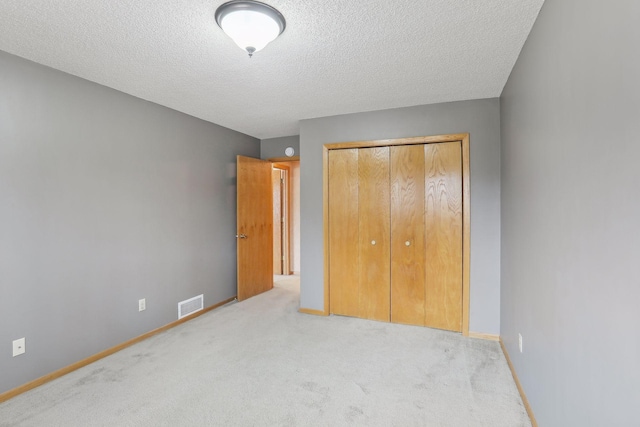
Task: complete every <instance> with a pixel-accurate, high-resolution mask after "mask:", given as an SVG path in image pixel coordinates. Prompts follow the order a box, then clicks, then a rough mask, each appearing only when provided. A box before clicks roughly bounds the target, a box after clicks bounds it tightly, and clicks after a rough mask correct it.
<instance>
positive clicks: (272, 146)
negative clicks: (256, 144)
mask: <svg viewBox="0 0 640 427" xmlns="http://www.w3.org/2000/svg"><path fill="white" fill-rule="evenodd" d="M287 147H293V149H294V150H295V151H296V152H295V154H294V156H299V155H300V136H299V135H293V136H283V137H280V138H269V139H263V140H261V141H260V158H261V159H273V158H275V157H285V156H286V154H284V150H285V149H286V148H287Z"/></svg>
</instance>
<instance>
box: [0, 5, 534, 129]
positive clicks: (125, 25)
mask: <svg viewBox="0 0 640 427" xmlns="http://www.w3.org/2000/svg"><path fill="white" fill-rule="evenodd" d="M543 1H544V0H515V1H514V0H455V1H454V0H393V1H389V0H368V1H360V2H354V1H349V0H316V1H302V0H267V2H268V3H269V4H271V5H272V6H274V7H276V8H277V9H278V10H280V12H282V14H283V15H284V16H285V18H286V20H287V28H286V30H285V32H284V33H283V34H282V35H281V36H280V37H279V38H278V39H276V40H275V41H274V42H272V43H271V44H270V45H268V46H267V47H266V48H265V49H264V50H262V51H260V52H258V53H256V54H255V55H254V57H253V58H249V57H248V56H247V54H246V53H244V52H243V51H241V50H240V48H238V47H237V46H236V45H235V44H234V43H233V41H232V40H231V39H229V38H228V37H227V36H226V35H225V34H224V33H223V32H222V31H221V30H220V28H219V27H218V26H217V25H216V23H215V20H214V13H215V10H216V8H217V7H218V6H219V5H220V4H222V3H223V2H224V0H213V1H203V0H119V1H112V0H107V1H105V0H83V1H78V0H2V1H0V50H4V51H7V52H9V53H13V54H15V55H18V56H21V57H24V58H27V59H30V60H32V61H35V62H38V63H41V64H44V65H48V66H50V67H53V68H56V69H59V70H62V71H65V72H68V73H70V74H74V75H76V76H80V77H83V78H85V79H88V80H91V81H94V82H97V83H100V84H103V85H105V86H109V87H112V88H115V89H118V90H120V91H123V92H126V93H129V94H131V95H134V96H137V97H139V98H143V99H146V100H149V101H152V102H155V103H158V104H161V105H165V106H167V107H170V108H173V109H175V110H178V111H182V112H184V113H187V114H190V115H193V116H196V117H199V118H202V119H204V120H208V121H210V122H213V123H217V124H219V125H222V126H226V127H229V128H231V129H234V130H237V131H240V132H244V133H246V134H249V135H252V136H255V137H257V138H270V137H276V136H285V135H295V134H297V133H298V121H299V120H300V119H306V118H313V117H322V116H329V115H336V114H345V113H352V112H359V111H371V110H380V109H386V108H395V107H404V106H411V105H420V104H432V103H438V102H447V101H458V100H465V99H479V98H491V97H497V96H500V94H501V92H502V88H503V87H504V84H505V83H506V81H507V78H508V77H509V73H510V72H511V69H512V68H513V65H514V63H515V61H516V59H517V57H518V54H519V53H520V49H521V48H522V45H523V44H524V41H525V39H526V38H527V36H528V34H529V31H530V30H531V26H532V25H533V22H534V21H535V18H536V16H537V14H538V12H539V10H540V7H541V6H542V3H543ZM0 72H1V70H0Z"/></svg>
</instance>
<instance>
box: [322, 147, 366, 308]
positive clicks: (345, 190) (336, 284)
mask: <svg viewBox="0 0 640 427" xmlns="http://www.w3.org/2000/svg"><path fill="white" fill-rule="evenodd" d="M328 170H329V188H328V190H329V191H328V193H329V212H328V215H329V281H330V283H331V291H330V296H329V299H330V307H331V308H330V310H331V313H335V314H342V315H345V316H358V315H359V295H360V293H359V291H360V287H359V281H358V268H357V266H358V262H359V261H358V260H359V256H360V255H359V252H358V150H357V149H353V150H332V151H330V152H329V162H328Z"/></svg>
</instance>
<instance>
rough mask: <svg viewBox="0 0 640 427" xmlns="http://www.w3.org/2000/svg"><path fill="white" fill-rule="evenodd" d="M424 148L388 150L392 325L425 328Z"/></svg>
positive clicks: (403, 147) (407, 146)
mask: <svg viewBox="0 0 640 427" xmlns="http://www.w3.org/2000/svg"><path fill="white" fill-rule="evenodd" d="M424 159H425V156H424V147H423V146H422V145H405V146H395V147H391V148H390V181H391V321H392V322H395V323H406V324H410V325H419V326H424V321H425V270H424V262H425V258H424V257H425V253H424V250H425V225H424V221H425V218H424V196H425V192H424V184H425V179H424Z"/></svg>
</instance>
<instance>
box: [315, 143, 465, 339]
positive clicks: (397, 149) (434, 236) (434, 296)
mask: <svg viewBox="0 0 640 427" xmlns="http://www.w3.org/2000/svg"><path fill="white" fill-rule="evenodd" d="M463 136H464V137H466V140H465V138H460V139H459V140H451V139H455V138H452V137H455V136H449V137H447V138H444V137H443V138H441V139H444V140H443V141H436V142H431V141H429V143H426V142H424V141H425V140H428V138H422V139H421V138H413V139H409V140H402V141H392V142H390V143H389V145H381V142H376V143H375V144H373V146H366V144H363V143H356V144H353V145H356V146H354V147H351V146H350V145H351V144H349V143H345V144H336V145H333V147H332V145H327V146H326V148H327V149H328V150H327V154H326V157H327V159H326V164H325V168H326V171H325V176H326V178H327V181H328V182H327V183H326V188H325V190H326V192H327V193H328V197H327V200H326V207H325V215H326V219H327V226H328V236H327V237H328V239H327V240H328V242H326V247H325V248H326V250H327V258H328V260H327V264H328V287H329V292H328V293H329V312H330V313H333V314H339V315H345V316H354V317H361V318H365V319H373V320H380V321H391V322H395V323H404V324H411V325H421V326H428V327H433V328H439V329H446V330H451V331H457V332H461V331H463V329H465V328H463V320H466V321H467V322H468V320H467V319H468V312H467V313H464V314H466V315H467V316H465V317H467V319H463V312H464V311H465V310H464V308H465V307H464V302H465V301H464V300H465V299H466V300H468V296H466V295H463V294H464V291H463V288H464V286H463V285H464V277H465V268H464V267H465V263H464V258H465V256H464V254H465V249H467V250H468V248H465V247H464V246H465V245H464V241H465V236H464V234H465V231H466V232H467V233H468V230H465V228H466V229H468V221H467V222H466V223H465V214H466V218H467V220H468V212H465V203H464V202H465V195H466V196H467V198H468V193H467V192H468V183H467V184H466V188H465V183H466V182H467V180H468V176H465V175H464V169H465V167H464V163H465V161H466V162H468V156H466V157H467V158H466V159H465V158H464V157H465V154H467V152H466V151H465V149H466V150H468V145H467V146H465V145H464V143H465V142H466V143H467V144H468V136H466V135H463ZM403 142H407V143H406V144H403ZM334 147H335V148H334ZM467 164H468V163H467ZM467 209H468V208H467ZM467 269H468V267H467ZM467 293H468V291H467ZM465 296H466V298H465ZM467 328H468V325H467Z"/></svg>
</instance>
